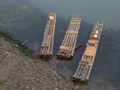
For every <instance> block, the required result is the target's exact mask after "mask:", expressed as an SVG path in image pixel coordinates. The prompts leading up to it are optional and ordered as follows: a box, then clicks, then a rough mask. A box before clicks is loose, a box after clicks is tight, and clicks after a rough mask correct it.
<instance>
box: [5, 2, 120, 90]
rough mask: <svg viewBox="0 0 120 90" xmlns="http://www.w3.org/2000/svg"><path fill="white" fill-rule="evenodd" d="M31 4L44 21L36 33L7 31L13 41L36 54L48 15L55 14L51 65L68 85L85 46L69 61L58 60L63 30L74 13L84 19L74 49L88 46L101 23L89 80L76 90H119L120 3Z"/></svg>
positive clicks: (31, 31)
mask: <svg viewBox="0 0 120 90" xmlns="http://www.w3.org/2000/svg"><path fill="white" fill-rule="evenodd" d="M30 2H31V4H32V5H33V6H34V7H36V8H38V9H39V10H40V12H42V13H43V15H44V18H43V19H41V21H40V26H39V28H37V29H36V30H35V29H34V30H32V29H30V30H21V31H15V30H11V31H10V30H8V31H7V30H6V31H7V32H8V33H10V34H12V35H13V36H14V38H16V39H19V40H21V41H22V42H23V43H25V44H26V45H28V46H29V47H30V48H32V49H33V50H34V51H35V52H36V54H38V53H39V50H40V44H41V42H42V38H43V33H44V28H45V24H46V21H47V15H48V13H49V12H51V11H54V12H56V13H57V23H56V31H55V42H54V54H53V57H52V59H51V60H48V61H46V62H47V63H49V64H51V66H52V67H53V69H55V70H56V71H57V72H58V73H59V75H61V76H62V77H63V78H64V79H65V80H66V81H67V82H68V81H71V78H72V75H73V74H74V72H75V70H76V68H77V66H78V63H79V61H80V59H81V57H82V54H83V52H84V49H85V46H84V47H82V48H81V49H79V50H77V51H76V52H75V54H74V57H73V59H71V60H67V61H66V60H59V59H57V58H56V53H57V51H58V48H59V46H60V45H61V43H62V40H63V38H64V35H65V30H66V29H67V27H68V25H69V21H70V19H71V17H72V14H73V13H82V14H83V19H82V23H81V27H80V32H79V35H78V40H77V45H80V44H84V43H86V42H87V40H88V38H89V35H90V32H91V30H92V27H93V24H94V23H95V22H96V21H98V20H100V21H104V23H105V26H104V30H103V33H102V36H101V40H100V44H99V47H98V51H97V55H96V58H95V62H94V66H93V70H92V73H91V76H90V80H89V82H88V83H87V84H84V85H82V84H78V85H76V86H77V87H79V89H78V90H119V89H120V65H119V64H120V60H119V59H120V49H119V48H120V37H119V35H120V23H119V21H120V17H119V16H120V12H119V8H120V5H119V3H120V1H119V0H30Z"/></svg>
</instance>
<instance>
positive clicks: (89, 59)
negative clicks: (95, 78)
mask: <svg viewBox="0 0 120 90" xmlns="http://www.w3.org/2000/svg"><path fill="white" fill-rule="evenodd" d="M103 25H104V23H103V22H96V23H95V25H94V27H93V30H92V33H91V35H90V39H89V40H88V43H87V44H86V49H85V51H84V54H83V56H82V59H81V60H80V62H79V65H78V68H77V70H76V72H75V74H74V75H73V80H75V81H80V82H85V81H88V80H89V77H90V73H91V70H92V67H93V63H94V59H95V56H96V51H97V47H98V44H99V40H100V36H101V33H102V29H103Z"/></svg>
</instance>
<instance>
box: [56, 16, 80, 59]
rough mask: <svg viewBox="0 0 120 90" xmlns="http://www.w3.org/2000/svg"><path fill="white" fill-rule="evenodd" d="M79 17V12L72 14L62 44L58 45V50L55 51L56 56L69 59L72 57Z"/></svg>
mask: <svg viewBox="0 0 120 90" xmlns="http://www.w3.org/2000/svg"><path fill="white" fill-rule="evenodd" d="M81 19H82V15H81V14H73V16H72V19H71V21H70V24H69V27H68V29H67V31H66V34H65V37H64V40H63V42H62V45H61V46H60V47H59V51H58V53H57V56H58V57H59V58H66V59H69V58H71V57H73V54H74V50H75V47H76V41H77V36H78V32H79V28H80V24H81Z"/></svg>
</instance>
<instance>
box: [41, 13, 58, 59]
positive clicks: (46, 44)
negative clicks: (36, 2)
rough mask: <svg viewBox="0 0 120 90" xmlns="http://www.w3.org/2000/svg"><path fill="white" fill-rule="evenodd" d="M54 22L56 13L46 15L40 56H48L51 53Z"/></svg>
mask: <svg viewBox="0 0 120 90" xmlns="http://www.w3.org/2000/svg"><path fill="white" fill-rule="evenodd" d="M55 24H56V13H55V12H51V13H49V16H48V21H47V24H46V28H45V32H44V37H43V41H42V44H41V48H40V54H39V56H40V57H50V56H52V53H53V44H54V32H55Z"/></svg>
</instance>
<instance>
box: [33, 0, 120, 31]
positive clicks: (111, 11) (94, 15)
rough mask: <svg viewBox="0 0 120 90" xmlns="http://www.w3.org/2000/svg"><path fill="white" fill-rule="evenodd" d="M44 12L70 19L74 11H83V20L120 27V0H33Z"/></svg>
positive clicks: (107, 26)
mask: <svg viewBox="0 0 120 90" xmlns="http://www.w3.org/2000/svg"><path fill="white" fill-rule="evenodd" d="M31 2H32V3H33V4H34V5H35V6H36V7H38V8H41V9H42V11H43V12H45V13H49V12H51V11H55V12H57V14H58V15H60V16H62V17H65V18H68V19H70V17H71V15H72V14H73V13H83V20H84V21H86V22H89V23H94V22H95V21H97V20H101V21H104V22H105V27H106V28H114V29H119V28H120V23H119V21H120V12H119V8H120V5H119V3H120V1H119V0H31Z"/></svg>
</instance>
